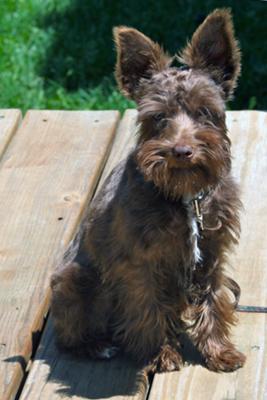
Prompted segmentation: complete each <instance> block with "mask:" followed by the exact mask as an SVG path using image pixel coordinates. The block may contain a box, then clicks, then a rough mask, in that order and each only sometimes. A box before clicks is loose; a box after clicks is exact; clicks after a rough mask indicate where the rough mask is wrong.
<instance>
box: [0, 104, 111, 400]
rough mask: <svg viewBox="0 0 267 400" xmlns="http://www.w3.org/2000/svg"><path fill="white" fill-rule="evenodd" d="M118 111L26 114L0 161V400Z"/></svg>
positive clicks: (14, 384) (31, 334)
mask: <svg viewBox="0 0 267 400" xmlns="http://www.w3.org/2000/svg"><path fill="white" fill-rule="evenodd" d="M118 119H119V113H118V112H116V111H105V112H100V111H99V112H86V111H83V112H67V111H29V112H28V113H27V115H26V116H25V118H24V120H23V122H22V125H21V126H20V128H19V129H18V131H17V132H16V134H15V135H14V137H13V138H12V140H11V142H10V143H9V145H8V147H7V149H6V151H5V153H4V155H3V157H2V159H1V162H0V204H1V207H0V221H1V224H0V238H1V241H0V258H1V263H0V326H1V331H0V343H1V345H0V351H1V363H0V398H1V399H13V398H14V397H15V394H16V392H17V389H18V387H19V384H20V382H21V379H22V376H23V373H24V368H25V366H26V364H27V362H28V360H29V358H30V356H31V353H32V345H33V341H34V340H35V339H36V336H38V331H39V330H40V329H41V327H42V324H43V318H44V315H45V314H46V312H47V309H48V305H49V290H48V287H49V279H50V275H51V272H52V269H53V268H54V267H55V264H56V263H57V261H58V258H59V257H60V255H62V252H63V250H64V249H65V245H66V243H68V242H69V240H70V238H71V237H72V235H73V232H74V231H75V228H76V225H77V224H78V223H79V220H80V217H81V214H82V212H83V209H84V205H85V204H86V203H87V202H88V200H89V198H90V196H92V194H93V191H94V189H95V186H96V183H97V180H98V177H99V174H100V172H101V170H102V168H103V165H104V161H105V159H106V156H107V153H108V151H109V149H110V146H111V143H112V140H113V136H114V133H115V129H116V125H117V122H118Z"/></svg>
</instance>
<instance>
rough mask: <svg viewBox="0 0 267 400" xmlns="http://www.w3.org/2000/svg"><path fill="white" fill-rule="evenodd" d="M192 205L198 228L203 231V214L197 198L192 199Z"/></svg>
mask: <svg viewBox="0 0 267 400" xmlns="http://www.w3.org/2000/svg"><path fill="white" fill-rule="evenodd" d="M194 207H195V212H196V218H197V222H198V223H199V226H200V229H201V230H202V231H203V230H204V225H203V215H202V212H201V209H200V205H199V202H198V199H195V200H194Z"/></svg>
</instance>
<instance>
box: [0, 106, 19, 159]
mask: <svg viewBox="0 0 267 400" xmlns="http://www.w3.org/2000/svg"><path fill="white" fill-rule="evenodd" d="M20 121H21V111H20V110H15V109H14V110H0V157H1V155H2V154H3V153H4V151H5V149H6V147H7V146H8V143H9V142H10V140H11V139H12V137H13V135H14V134H15V132H16V130H17V128H18V125H19V123H20Z"/></svg>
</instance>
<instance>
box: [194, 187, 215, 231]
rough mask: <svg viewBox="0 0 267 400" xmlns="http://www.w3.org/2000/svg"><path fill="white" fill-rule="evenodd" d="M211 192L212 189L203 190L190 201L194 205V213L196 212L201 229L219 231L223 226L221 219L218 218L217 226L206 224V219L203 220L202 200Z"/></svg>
mask: <svg viewBox="0 0 267 400" xmlns="http://www.w3.org/2000/svg"><path fill="white" fill-rule="evenodd" d="M210 193H211V189H210V188H209V189H207V190H206V191H204V190H201V191H200V192H199V193H198V194H197V195H196V196H195V197H193V198H192V199H190V200H189V201H188V203H189V204H192V205H193V209H194V213H195V218H196V221H197V224H198V226H199V228H200V230H201V231H204V230H208V231H217V230H218V229H220V228H221V227H222V222H221V220H220V219H218V222H217V224H216V225H215V226H207V225H204V220H203V212H202V209H201V201H202V200H203V199H205V198H206V197H207V196H208V195H209V194H210Z"/></svg>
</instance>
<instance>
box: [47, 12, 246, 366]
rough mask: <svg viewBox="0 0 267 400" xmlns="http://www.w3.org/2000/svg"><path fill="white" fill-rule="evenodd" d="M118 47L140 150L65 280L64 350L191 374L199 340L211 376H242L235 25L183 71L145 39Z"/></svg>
mask: <svg viewBox="0 0 267 400" xmlns="http://www.w3.org/2000/svg"><path fill="white" fill-rule="evenodd" d="M114 36H115V42H116V46H117V52H118V61H117V66H116V77H117V81H118V84H119V86H120V88H121V90H122V92H123V93H124V94H125V95H126V96H128V97H130V98H132V99H134V100H135V101H136V103H137V106H138V126H139V135H138V143H137V145H136V148H135V149H134V150H133V151H132V152H131V154H130V155H129V156H128V157H127V159H126V160H125V161H123V162H122V163H120V164H119V165H118V166H117V167H116V168H115V169H114V170H113V171H112V173H111V174H110V176H109V177H108V179H107V180H106V182H105V184H104V185H103V187H102V189H101V191H100V193H99V194H98V196H97V197H96V198H95V200H94V201H93V204H91V206H90V209H89V218H88V220H87V221H86V223H85V225H84V226H83V227H82V228H83V231H82V239H81V240H80V242H79V246H78V250H77V254H76V255H75V257H72V261H71V262H68V263H67V264H66V265H65V267H64V268H63V269H62V270H61V271H59V272H58V273H56V274H55V275H54V276H53V279H52V290H53V297H52V315H53V319H54V325H55V329H56V332H57V336H58V340H59V343H61V345H63V346H64V347H67V348H69V349H72V350H75V351H78V352H81V353H86V354H88V355H89V356H91V357H110V356H112V355H113V353H114V352H115V347H120V348H121V349H123V350H124V351H125V352H126V353H128V354H130V355H132V357H133V358H134V359H136V360H139V361H141V362H145V363H146V364H147V365H149V368H151V370H157V371H170V370H174V369H179V368H180V366H181V363H182V357H181V355H180V353H179V334H180V333H181V332H182V331H183V330H185V329H187V332H188V334H189V335H190V336H191V338H192V341H193V342H194V344H195V345H196V346H197V347H198V349H199V351H200V352H201V353H202V355H203V357H204V360H205V362H206V365H207V367H208V368H209V369H211V370H214V371H233V370H235V369H236V368H238V367H240V366H242V365H243V364H244V361H245V357H244V355H243V354H241V353H240V352H239V351H237V350H236V349H235V347H234V346H233V344H232V343H231V342H230V340H229V330H230V327H231V325H232V324H234V322H235V314H234V308H235V304H234V302H233V299H231V295H232V293H234V294H235V296H236V297H237V294H238V285H237V284H236V283H235V282H234V281H233V280H232V279H230V278H229V277H227V276H226V275H225V273H224V265H225V262H226V259H227V254H228V252H229V250H231V248H232V246H233V245H234V244H236V243H237V241H238V237H239V231H240V225H239V209H240V205H241V203H240V200H239V197H238V188H237V185H236V184H235V182H234V181H233V178H232V176H231V154H230V140H229V138H228V136H227V130H226V126H225V101H226V100H227V99H228V98H229V96H230V95H231V94H232V92H233V89H234V87H235V85H236V81H237V77H238V75H239V71H240V52H239V47H238V44H237V42H236V40H235V38H234V33H233V25H232V20H231V14H230V12H229V11H228V10H225V9H223V10H215V11H214V12H213V13H212V14H210V15H209V16H208V17H207V18H206V20H205V21H204V22H203V24H202V25H201V26H200V27H199V28H198V29H197V31H196V32H195V33H194V35H193V38H192V41H191V43H190V44H188V45H187V46H186V48H185V49H184V50H183V51H182V53H181V55H180V57H179V60H180V62H181V63H182V64H183V67H180V68H176V67H172V66H171V63H172V60H173V59H172V58H170V57H169V56H167V55H166V54H165V53H164V52H163V50H162V49H161V48H160V47H159V45H158V44H156V43H154V42H152V41H151V40H150V39H149V38H148V37H146V36H145V35H143V34H142V33H140V32H138V31H137V30H135V29H132V28H127V27H118V28H115V29H114Z"/></svg>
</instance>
